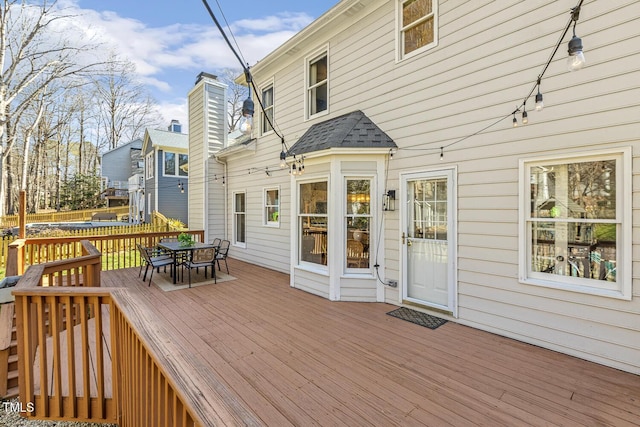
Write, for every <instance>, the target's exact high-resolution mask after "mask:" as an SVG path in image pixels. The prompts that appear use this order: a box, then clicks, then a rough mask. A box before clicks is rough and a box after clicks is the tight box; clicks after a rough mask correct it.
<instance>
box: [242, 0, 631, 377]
mask: <svg viewBox="0 0 640 427" xmlns="http://www.w3.org/2000/svg"><path fill="white" fill-rule="evenodd" d="M438 3H439V5H438V11H437V12H438V25H437V29H438V37H437V39H438V40H439V45H438V48H437V49H428V50H426V51H424V52H420V53H419V54H413V55H411V57H410V58H405V60H402V61H397V60H396V59H397V58H396V56H397V50H398V44H397V34H398V33H397V27H396V21H397V19H396V16H397V6H396V5H397V4H398V3H397V2H389V1H386V0H385V1H383V0H374V1H373V2H372V3H371V4H367V6H366V7H364V8H361V9H359V10H358V9H357V8H356V7H355V2H349V1H347V2H340V3H339V5H354V9H355V12H354V13H353V14H351V15H347V14H346V13H344V14H343V16H339V17H336V18H335V19H332V20H329V22H326V25H325V26H323V27H322V28H320V29H318V30H317V31H311V30H313V29H314V28H310V29H309V31H306V32H304V33H303V34H302V35H303V37H301V38H298V39H296V38H295V37H294V39H292V43H293V42H295V43H294V44H290V45H285V46H283V48H282V50H279V51H278V54H276V55H273V56H269V55H268V56H267V57H266V58H264V59H263V60H261V61H260V63H258V64H256V65H255V67H253V68H252V72H253V74H254V78H255V79H257V80H260V79H262V80H266V79H268V78H271V77H272V76H273V77H274V79H275V81H276V82H283V84H278V94H277V96H278V101H277V102H278V108H277V109H278V125H279V126H280V127H281V128H282V129H281V130H282V133H283V134H284V135H285V136H286V137H287V143H289V144H292V143H293V142H295V141H294V138H295V136H297V137H299V136H301V135H302V134H304V132H305V131H306V130H307V129H308V127H309V126H310V125H312V124H314V123H315V120H313V121H308V122H305V121H302V120H300V115H301V109H302V105H301V104H302V103H303V102H304V100H303V97H305V96H306V95H305V93H306V90H307V85H306V79H305V77H306V70H304V68H303V67H304V65H305V64H306V60H307V58H309V53H310V52H318V50H317V49H318V48H319V47H321V46H325V45H326V46H330V47H331V49H330V55H329V59H330V95H331V97H330V101H331V104H330V114H329V115H328V116H326V118H331V117H335V116H338V115H341V114H345V113H349V112H351V111H354V110H357V109H359V110H362V111H364V112H366V114H367V116H368V117H370V118H371V119H372V120H373V121H374V122H375V123H376V124H377V125H378V126H379V127H380V128H381V129H383V130H384V131H386V132H387V133H388V134H389V136H391V137H392V138H393V140H394V142H395V143H396V144H397V145H398V150H397V152H395V153H394V155H393V159H392V160H390V161H389V163H388V170H385V177H386V178H385V181H384V189H382V188H381V189H379V190H380V191H378V190H376V191H374V193H373V194H375V195H376V197H380V194H382V191H383V190H386V189H392V190H393V189H395V190H398V189H399V176H400V174H401V173H406V172H414V171H415V172H422V171H433V170H439V169H443V168H447V167H453V166H455V167H456V170H457V174H456V182H457V191H458V196H457V203H458V205H457V206H458V209H457V215H458V221H457V227H458V228H457V237H458V241H457V250H458V252H457V277H458V308H459V311H458V319H457V321H458V322H460V323H462V324H464V325H468V326H471V327H476V328H480V329H483V330H486V331H490V332H492V333H497V334H501V335H505V336H509V337H513V338H516V339H518V340H521V341H523V342H527V343H530V344H534V345H539V346H543V347H545V348H549V349H552V350H556V351H561V352H564V353H567V354H572V355H575V356H578V357H581V358H584V359H588V360H591V361H594V362H597V363H603V364H606V365H608V366H612V367H615V368H618V369H623V370H627V371H631V372H635V373H640V345H638V342H639V340H638V336H639V334H640V323H639V322H638V313H640V279H639V278H640V272H639V271H638V269H640V264H639V263H638V262H637V256H636V259H628V260H627V264H628V265H629V267H628V268H629V275H627V277H630V278H631V290H630V294H631V299H630V300H624V299H616V298H602V297H599V296H596V295H592V294H587V293H582V292H572V291H567V290H563V289H558V288H552V287H543V286H532V285H530V284H525V283H521V282H520V280H519V278H520V276H519V273H520V270H519V268H520V251H521V249H520V242H519V236H520V209H521V201H520V197H521V193H522V191H521V182H520V175H519V167H520V164H519V162H520V161H521V160H522V159H536V158H552V157H554V156H558V155H561V156H562V157H564V158H572V157H579V156H581V155H584V154H585V153H594V152H599V151H603V150H609V151H612V150H616V151H624V150H626V149H628V150H629V153H630V154H629V156H630V160H631V162H630V163H631V165H630V166H629V168H628V169H625V173H626V174H628V175H629V177H630V180H631V183H630V185H633V188H632V189H631V190H630V191H631V197H630V199H629V200H628V203H627V205H626V206H625V208H626V209H629V210H630V217H631V218H633V217H635V218H640V138H639V135H640V133H639V128H638V117H640V104H639V103H638V102H637V99H640V88H639V87H638V84H637V82H638V81H640V67H639V66H638V61H637V60H636V58H637V52H636V44H634V43H633V42H631V41H632V40H633V39H634V37H637V28H638V20H637V19H635V18H630V17H638V16H640V2H637V1H633V0H621V1H619V2H616V4H615V6H612V5H611V4H610V3H608V2H588V3H585V6H583V11H582V12H581V15H580V21H579V22H578V25H577V30H578V32H579V35H580V36H581V37H582V38H583V43H584V45H585V55H586V56H587V61H588V65H587V66H586V67H585V68H584V69H583V70H581V71H579V72H577V73H569V72H567V71H566V67H565V61H566V42H567V41H568V39H565V40H564V41H563V43H562V45H561V47H560V49H559V51H558V53H557V55H556V57H555V58H554V60H553V61H552V63H551V65H550V67H549V71H548V72H547V74H546V76H545V78H544V79H543V81H542V86H541V89H542V92H543V94H544V102H545V109H544V110H543V111H542V112H535V111H530V112H529V124H528V125H527V126H519V127H518V128H516V129H513V128H512V127H511V122H510V119H511V116H510V115H509V113H510V112H511V111H512V110H513V107H514V105H515V103H516V102H519V101H521V100H522V99H523V98H522V97H524V96H526V94H527V93H528V92H529V90H530V89H531V87H532V85H533V84H534V83H535V80H536V78H537V76H538V74H539V73H540V71H541V65H542V64H543V63H544V61H545V60H546V59H547V58H548V56H549V54H550V53H551V49H552V47H553V46H555V43H556V42H557V41H558V37H559V35H560V32H561V30H562V29H563V28H564V26H565V25H566V23H567V20H568V19H569V15H568V8H567V7H561V5H559V4H558V2H544V4H541V3H539V2H517V3H513V4H510V6H509V7H505V5H504V4H503V3H502V2H492V1H488V0H479V1H474V2H469V1H467V2H452V1H446V2H438ZM573 5H574V4H571V6H573ZM349 13H351V12H349ZM523 17H527V19H526V21H527V22H526V25H525V24H523ZM328 18H330V16H327V19H328ZM294 48H295V49H294ZM312 56H313V55H312ZM284 82H286V83H284ZM621 94H624V96H622V95H621ZM529 102H530V103H531V107H532V106H533V99H530V101H529ZM305 108H306V107H305ZM507 116H508V117H507ZM499 117H506V119H505V120H503V121H499V122H497V123H496V124H495V125H493V126H492V127H490V128H488V129H486V130H484V131H483V132H480V133H479V134H477V135H474V133H475V132H478V131H479V130H481V129H483V128H485V127H486V126H488V125H490V124H492V123H495V122H496V120H497V118H499ZM324 119H325V117H321V118H319V119H318V121H321V120H324ZM442 146H444V147H446V148H445V149H444V150H443V158H442V160H441V159H440V147H442ZM280 147H281V146H280V141H279V139H278V138H276V137H275V135H271V134H270V135H267V136H265V137H264V138H263V139H261V140H260V144H259V145H258V148H257V151H256V152H255V153H251V155H244V154H243V155H242V156H240V155H239V156H238V157H237V158H234V159H232V160H230V161H229V168H230V169H229V175H230V176H232V177H233V179H232V181H230V182H229V186H230V187H231V188H229V191H231V190H232V189H233V190H239V189H242V188H247V189H251V188H263V187H264V185H265V184H264V180H265V177H264V174H247V172H246V171H247V170H248V169H249V168H251V167H264V166H267V165H269V166H271V165H274V164H276V163H277V161H278V154H279V152H280ZM309 164H310V162H308V163H307V165H306V171H305V175H303V177H304V178H305V179H307V178H308V177H309V176H311V174H312V173H313V172H312V171H311V168H310V166H309ZM322 173H325V172H324V171H323V172H322ZM354 175H355V174H354ZM355 176H357V175H355ZM268 179H270V180H273V184H271V183H270V184H269V185H280V186H281V191H282V194H281V212H280V219H281V221H282V223H281V227H280V228H279V229H277V228H271V227H264V226H263V225H262V199H263V195H262V192H261V191H257V190H256V191H253V190H248V192H247V205H248V212H255V217H254V219H252V217H251V214H250V215H249V218H248V221H247V224H248V229H249V231H248V236H249V241H250V242H251V249H250V250H249V249H248V250H247V251H246V252H242V251H236V252H235V253H234V256H237V257H238V258H240V259H242V260H245V261H249V262H253V263H256V264H258V265H262V266H266V267H269V268H274V269H277V270H278V271H283V272H285V273H291V274H292V276H293V275H294V273H295V280H296V282H295V283H292V285H293V286H296V287H301V288H304V289H305V290H309V291H310V292H313V293H314V294H318V295H322V296H324V297H329V296H330V293H329V290H328V289H329V285H328V282H329V280H328V278H327V277H326V276H324V277H322V276H320V275H318V274H311V273H310V272H309V271H306V270H305V271H300V269H298V268H296V263H297V257H298V253H297V251H298V248H297V244H298V242H297V236H291V233H294V234H296V230H297V228H298V224H297V219H298V212H297V210H296V207H295V204H296V203H297V196H296V197H294V198H293V200H292V199H291V195H292V192H293V193H295V189H293V190H292V186H294V185H295V183H294V182H293V179H292V177H291V176H290V175H289V174H288V173H287V172H286V171H284V172H280V173H275V174H274V176H273V177H271V178H268ZM270 182H271V181H270ZM293 188H295V187H293ZM292 203H293V205H294V206H293V207H292V206H291V204H292ZM405 211H406V208H405V207H403V206H400V205H399V204H397V205H396V210H395V212H389V213H385V214H384V216H383V218H382V220H383V224H381V225H380V228H381V229H382V230H383V231H382V232H381V235H380V239H381V242H380V243H383V242H386V245H385V246H384V249H383V250H382V251H381V253H380V254H378V257H379V259H380V260H383V261H384V263H385V271H384V276H382V278H383V279H386V278H388V279H396V280H398V281H399V287H401V286H402V285H403V283H402V280H403V276H402V261H403V260H402V258H401V256H400V253H401V248H402V246H401V245H402V232H403V231H406V230H401V229H400V221H399V218H400V217H401V215H404V214H405ZM337 213H338V215H340V214H341V213H342V211H341V210H338V211H337ZM624 217H627V216H626V214H625V216H624ZM633 225H634V227H633V229H632V231H631V232H630V233H629V235H632V234H633V235H634V236H635V237H634V241H633V244H632V250H631V252H632V253H635V254H638V253H640V238H638V237H637V236H638V225H637V220H636V224H633ZM378 228H379V227H378V226H377V225H376V226H375V227H374V229H375V230H376V233H377V232H378ZM280 231H281V232H280ZM629 237H630V236H629ZM254 242H255V243H256V245H255V249H254V245H253V243H254ZM264 247H269V248H270V250H269V251H264V250H259V249H258V248H264ZM292 252H293V254H292ZM381 274H382V273H381ZM298 281H299V282H298ZM356 290H357V291H358V292H360V289H358V288H355V287H354V291H353V293H352V294H351V296H352V298H353V300H355V299H356V298H357V297H358V296H359V295H361V294H359V293H356ZM341 292H343V293H344V289H343V290H342V291H341ZM383 294H384V296H383V298H384V301H385V302H387V303H390V304H402V297H401V294H400V289H399V288H392V287H388V286H384V288H383Z"/></svg>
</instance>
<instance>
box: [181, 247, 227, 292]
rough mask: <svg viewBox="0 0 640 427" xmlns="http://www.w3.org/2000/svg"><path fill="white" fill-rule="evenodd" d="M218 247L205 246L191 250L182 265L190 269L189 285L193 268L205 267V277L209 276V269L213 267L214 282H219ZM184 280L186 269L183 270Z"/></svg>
mask: <svg viewBox="0 0 640 427" xmlns="http://www.w3.org/2000/svg"><path fill="white" fill-rule="evenodd" d="M215 262H216V249H215V248H205V249H195V250H193V251H191V252H189V256H188V257H187V259H186V260H185V261H183V262H182V263H181V264H180V265H181V266H182V267H184V268H187V269H188V270H189V287H191V270H192V269H194V268H195V269H199V268H200V267H204V278H205V279H206V278H207V269H208V268H209V267H211V277H212V278H213V282H214V283H217V280H218V279H217V277H216V264H215ZM182 280H183V281H184V270H182Z"/></svg>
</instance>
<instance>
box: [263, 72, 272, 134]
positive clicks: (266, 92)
mask: <svg viewBox="0 0 640 427" xmlns="http://www.w3.org/2000/svg"><path fill="white" fill-rule="evenodd" d="M262 105H263V106H264V109H263V111H262V134H265V133H268V132H271V131H272V130H273V127H272V126H271V124H272V123H273V85H272V84H271V85H269V86H267V87H266V88H264V89H262Z"/></svg>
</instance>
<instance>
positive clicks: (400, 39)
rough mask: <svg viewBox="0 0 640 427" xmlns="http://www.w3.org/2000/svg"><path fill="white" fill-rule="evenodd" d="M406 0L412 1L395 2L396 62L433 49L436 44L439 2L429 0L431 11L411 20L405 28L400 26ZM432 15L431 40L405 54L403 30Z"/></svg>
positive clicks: (400, 0)
mask: <svg viewBox="0 0 640 427" xmlns="http://www.w3.org/2000/svg"><path fill="white" fill-rule="evenodd" d="M408 1H412V0H397V2H396V39H397V46H396V61H398V62H399V61H402V60H403V59H408V58H412V57H414V56H416V55H419V54H421V53H423V52H425V51H427V50H430V49H433V48H434V47H436V46H438V3H439V2H438V1H437V0H431V10H432V13H431V14H429V15H425V16H423V17H422V18H421V19H419V20H417V21H415V22H412V23H411V25H410V26H407V28H403V27H402V12H403V9H402V6H403V5H404V4H405V3H407V2H408ZM432 16H433V41H432V42H431V43H429V44H426V45H424V46H421V47H419V48H417V49H416V50H414V51H412V52H409V53H407V54H405V53H404V31H405V30H407V29H409V28H412V27H415V26H416V25H419V24H420V23H422V22H424V21H426V20H427V19H429V18H430V17H432Z"/></svg>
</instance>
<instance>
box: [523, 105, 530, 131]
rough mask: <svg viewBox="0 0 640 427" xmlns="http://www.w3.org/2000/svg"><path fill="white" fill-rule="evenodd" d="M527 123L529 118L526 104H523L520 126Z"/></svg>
mask: <svg viewBox="0 0 640 427" xmlns="http://www.w3.org/2000/svg"><path fill="white" fill-rule="evenodd" d="M527 123H529V116H528V115H527V103H526V102H525V103H524V104H523V105H522V124H523V125H526V124H527Z"/></svg>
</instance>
